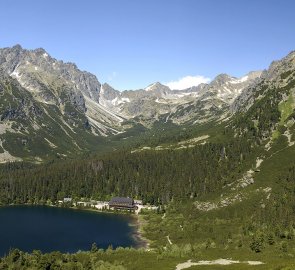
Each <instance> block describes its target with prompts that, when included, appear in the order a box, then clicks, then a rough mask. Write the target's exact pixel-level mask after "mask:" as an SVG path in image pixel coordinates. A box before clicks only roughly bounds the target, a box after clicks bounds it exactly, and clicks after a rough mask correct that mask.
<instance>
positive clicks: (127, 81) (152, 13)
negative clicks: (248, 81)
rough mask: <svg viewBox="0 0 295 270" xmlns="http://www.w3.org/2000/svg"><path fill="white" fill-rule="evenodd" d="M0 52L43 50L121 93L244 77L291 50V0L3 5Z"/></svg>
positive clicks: (294, 38) (82, 0)
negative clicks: (221, 77) (226, 76)
mask: <svg viewBox="0 0 295 270" xmlns="http://www.w3.org/2000/svg"><path fill="white" fill-rule="evenodd" d="M0 10H1V16H0V48H3V47H11V46H13V45H15V44H20V45H21V46H22V47H23V48H26V49H35V48H40V47H42V48H44V49H45V50H46V51H47V52H48V53H49V54H50V55H51V56H52V57H54V58H56V59H59V60H63V61H65V62H74V63H76V64H77V66H78V67H79V68H80V69H81V70H86V71H89V72H91V73H93V74H95V75H96V76H97V78H98V80H99V81H100V82H102V83H105V82H106V83H108V84H110V85H112V86H113V87H114V88H116V89H118V90H125V89H139V88H145V87H146V86H148V85H149V84H151V83H154V82H157V81H159V82H161V83H163V84H167V85H168V86H170V87H171V88H186V87H189V86H192V85H197V84H199V83H201V82H209V81H210V80H212V79H213V78H214V77H215V76H217V75H218V74H220V73H227V74H230V75H232V76H235V77H241V76H243V75H244V74H246V73H248V72H249V71H252V70H262V69H266V68H267V67H268V66H269V64H270V63H271V62H272V61H273V60H278V59H280V58H282V57H284V56H285V55H287V54H288V53H289V52H290V51H292V50H295V16H294V10H295V1H294V0H42V1H40V0H26V1H24V0H13V1H11V0H1V4H0Z"/></svg>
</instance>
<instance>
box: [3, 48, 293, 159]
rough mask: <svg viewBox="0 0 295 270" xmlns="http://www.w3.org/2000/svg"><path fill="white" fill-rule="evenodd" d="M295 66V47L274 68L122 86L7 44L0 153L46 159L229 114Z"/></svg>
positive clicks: (286, 78)
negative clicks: (172, 84) (176, 84)
mask: <svg viewBox="0 0 295 270" xmlns="http://www.w3.org/2000/svg"><path fill="white" fill-rule="evenodd" d="M294 70H295V52H291V53H290V54H289V55H287V56H286V57H285V58H283V59H282V60H279V61H276V62H273V63H271V65H270V67H269V68H268V69H267V70H264V71H252V72H249V73H248V74H246V75H245V76H243V77H241V78H236V77H233V76H230V75H227V74H220V75H218V76H217V77H216V78H214V79H213V80H212V81H211V82H210V83H208V84H200V85H198V86H193V87H191V88H188V89H185V90H171V89H170V88H169V87H168V86H165V85H163V84H161V83H160V82H156V83H153V84H151V85H149V86H147V87H146V88H144V89H138V90H125V91H118V90H116V89H114V88H113V87H112V86H110V85H108V84H107V83H104V84H102V83H100V82H99V80H98V79H97V78H96V76H95V75H93V74H91V73H89V72H86V71H81V70H79V69H78V67H77V66H76V65H75V64H73V63H64V62H63V61H60V60H56V59H55V58H53V57H51V56H50V55H49V54H48V53H47V52H46V51H45V50H44V49H42V48H39V49H35V50H26V49H23V48H22V47H21V46H20V45H16V46H14V47H12V48H3V49H0V96H1V99H0V120H1V121H0V160H1V162H7V161H16V160H29V161H34V162H42V161H44V160H46V159H48V158H51V157H56V156H58V157H60V158H65V157H71V156H76V155H77V154H81V153H83V152H88V151H93V150H95V149H97V147H98V146H100V145H102V144H105V142H106V141H112V140H113V138H120V140H122V139H127V138H129V137H130V133H131V132H132V131H133V133H132V134H133V135H132V136H137V135H138V134H140V133H141V132H145V131H148V130H152V129H153V128H154V126H155V125H160V126H163V127H165V126H168V125H173V126H178V127H182V128H185V127H191V126H196V125H203V124H206V123H209V122H210V123H221V122H224V121H229V120H230V119H231V118H232V116H233V115H236V114H239V113H244V112H246V111H247V110H248V109H249V108H250V107H251V106H252V105H253V104H254V103H255V102H256V101H257V100H259V99H261V98H262V97H263V96H265V95H267V92H268V91H269V89H271V88H273V87H277V88H279V87H283V86H285V85H287V84H288V83H289V82H290V81H291V79H292V78H293V77H292V76H293V73H294ZM257 93H259V95H258V94H257ZM287 98H288V95H286V96H283V97H282V101H285V100H286V99H287ZM292 106H293V105H292ZM139 130H140V131H139ZM135 131H138V134H137V133H136V132H135Z"/></svg>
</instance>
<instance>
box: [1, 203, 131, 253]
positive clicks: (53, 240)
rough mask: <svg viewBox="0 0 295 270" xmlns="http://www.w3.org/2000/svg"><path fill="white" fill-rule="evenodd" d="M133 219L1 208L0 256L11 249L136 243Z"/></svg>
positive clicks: (71, 249) (36, 208) (40, 208)
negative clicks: (132, 224)
mask: <svg viewBox="0 0 295 270" xmlns="http://www.w3.org/2000/svg"><path fill="white" fill-rule="evenodd" d="M132 222H133V221H132V218H131V217H128V216H125V215H115V214H104V213H96V212H87V211H80V210H72V209H64V208H55V207H46V206H8V207H0V256H3V255H4V254H7V253H8V251H9V249H10V248H19V249H21V250H23V251H28V252H30V251H32V250H34V249H38V250H41V251H43V252H50V251H53V250H59V251H61V252H76V251H78V250H89V249H90V248H91V245H92V243H94V242H95V243H96V244H97V246H98V247H100V248H107V247H108V246H109V245H113V247H117V246H123V247H127V246H136V241H135V240H134V238H133V236H134V233H135V227H134V226H130V225H131V223H132Z"/></svg>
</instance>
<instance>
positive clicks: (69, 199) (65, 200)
mask: <svg viewBox="0 0 295 270" xmlns="http://www.w3.org/2000/svg"><path fill="white" fill-rule="evenodd" d="M70 202H72V198H64V203H70Z"/></svg>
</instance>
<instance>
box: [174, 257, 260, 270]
mask: <svg viewBox="0 0 295 270" xmlns="http://www.w3.org/2000/svg"><path fill="white" fill-rule="evenodd" d="M231 264H249V265H260V264H264V263H263V262H260V261H233V260H230V259H217V260H214V261H198V262H192V260H188V261H187V262H184V263H180V264H178V265H177V266H176V270H183V269H187V268H190V267H191V266H197V265H231Z"/></svg>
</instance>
